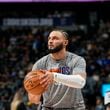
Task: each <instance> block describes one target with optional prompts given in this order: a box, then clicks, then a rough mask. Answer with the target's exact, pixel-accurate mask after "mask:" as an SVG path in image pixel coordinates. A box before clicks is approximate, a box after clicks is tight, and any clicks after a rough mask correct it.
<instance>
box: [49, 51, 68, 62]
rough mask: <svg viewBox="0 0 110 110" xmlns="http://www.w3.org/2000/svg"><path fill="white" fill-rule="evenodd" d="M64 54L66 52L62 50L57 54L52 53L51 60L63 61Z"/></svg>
mask: <svg viewBox="0 0 110 110" xmlns="http://www.w3.org/2000/svg"><path fill="white" fill-rule="evenodd" d="M66 54H67V51H65V50H62V51H60V52H57V53H52V54H51V57H52V59H53V60H63V59H65V57H66Z"/></svg>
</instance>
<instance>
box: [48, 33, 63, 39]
mask: <svg viewBox="0 0 110 110" xmlns="http://www.w3.org/2000/svg"><path fill="white" fill-rule="evenodd" d="M55 36H56V37H61V38H64V36H63V34H62V33H61V32H60V31H52V32H51V33H50V34H49V37H55Z"/></svg>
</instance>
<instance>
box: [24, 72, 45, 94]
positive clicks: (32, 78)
mask: <svg viewBox="0 0 110 110" xmlns="http://www.w3.org/2000/svg"><path fill="white" fill-rule="evenodd" d="M44 74H45V72H43V71H42V70H36V71H31V72H29V73H28V74H27V75H26V76H25V78H24V88H25V90H26V91H27V92H28V93H31V94H33V95H38V94H42V93H43V92H44V91H45V88H44V87H42V86H41V85H40V80H39V77H40V76H42V75H44Z"/></svg>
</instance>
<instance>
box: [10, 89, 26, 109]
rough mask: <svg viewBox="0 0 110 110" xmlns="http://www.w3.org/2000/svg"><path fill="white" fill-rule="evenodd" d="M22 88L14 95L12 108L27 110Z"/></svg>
mask: <svg viewBox="0 0 110 110" xmlns="http://www.w3.org/2000/svg"><path fill="white" fill-rule="evenodd" d="M22 92H23V91H22V89H21V88H20V89H19V90H18V91H17V92H16V93H15V95H14V97H13V100H12V102H11V110H26V106H25V104H24V102H23V95H22Z"/></svg>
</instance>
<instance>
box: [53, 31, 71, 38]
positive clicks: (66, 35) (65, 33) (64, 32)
mask: <svg viewBox="0 0 110 110" xmlns="http://www.w3.org/2000/svg"><path fill="white" fill-rule="evenodd" d="M52 31H59V32H61V33H62V35H63V36H64V37H65V38H66V39H69V35H68V33H67V32H66V31H64V30H62V29H54V30H52Z"/></svg>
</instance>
